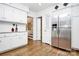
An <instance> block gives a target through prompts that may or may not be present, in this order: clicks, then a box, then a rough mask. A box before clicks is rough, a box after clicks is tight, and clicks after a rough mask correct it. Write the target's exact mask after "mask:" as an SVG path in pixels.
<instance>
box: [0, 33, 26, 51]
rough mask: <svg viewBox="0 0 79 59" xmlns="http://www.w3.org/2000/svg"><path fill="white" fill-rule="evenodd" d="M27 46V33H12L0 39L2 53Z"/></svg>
mask: <svg viewBox="0 0 79 59" xmlns="http://www.w3.org/2000/svg"><path fill="white" fill-rule="evenodd" d="M26 44H27V33H26V32H23V33H10V34H4V35H3V36H2V37H0V52H5V51H8V50H11V49H14V48H17V47H20V46H23V45H26Z"/></svg>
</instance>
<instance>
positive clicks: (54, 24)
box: [51, 16, 59, 47]
mask: <svg viewBox="0 0 79 59" xmlns="http://www.w3.org/2000/svg"><path fill="white" fill-rule="evenodd" d="M51 41H52V42H51V43H52V46H55V47H58V41H59V40H58V17H57V16H55V17H52V40H51Z"/></svg>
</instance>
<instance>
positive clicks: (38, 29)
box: [36, 16, 42, 42]
mask: <svg viewBox="0 0 79 59" xmlns="http://www.w3.org/2000/svg"><path fill="white" fill-rule="evenodd" d="M36 38H37V40H40V41H41V42H42V16H40V17H37V19H36Z"/></svg>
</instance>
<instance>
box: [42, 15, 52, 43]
mask: <svg viewBox="0 0 79 59" xmlns="http://www.w3.org/2000/svg"><path fill="white" fill-rule="evenodd" d="M42 41H43V42H44V43H48V44H51V16H50V15H46V16H43V21H42Z"/></svg>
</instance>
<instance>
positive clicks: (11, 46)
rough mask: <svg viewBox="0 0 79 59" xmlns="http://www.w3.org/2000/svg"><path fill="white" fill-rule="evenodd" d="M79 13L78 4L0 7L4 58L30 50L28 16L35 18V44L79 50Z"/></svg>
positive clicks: (0, 31)
mask: <svg viewBox="0 0 79 59" xmlns="http://www.w3.org/2000/svg"><path fill="white" fill-rule="evenodd" d="M49 6H50V7H49ZM35 8H36V9H35ZM78 9H79V4H78V3H0V54H1V53H2V54H4V55H5V53H8V52H9V51H10V50H16V49H18V48H21V47H22V48H23V46H25V47H29V45H28V43H29V39H28V26H27V21H28V19H27V17H28V16H31V17H33V25H32V26H33V39H32V41H35V43H36V45H39V44H38V43H39V42H41V44H42V43H43V44H46V45H49V46H51V47H52V48H53V47H55V48H56V49H59V50H65V51H72V50H74V51H75V50H76V51H77V50H79V44H78V43H79V40H78V38H79V36H78V35H79V33H78V32H79V31H78V30H79V28H78V25H79V20H78V19H79V17H78V16H79V13H78ZM35 11H36V12H35ZM40 17H41V18H40ZM32 41H31V44H32V45H33V42H32ZM36 47H37V46H36ZM32 48H34V47H32ZM45 48H46V47H45ZM27 49H28V48H27ZM47 49H50V48H47ZM34 51H35V50H34ZM21 52H22V51H21ZM26 53H27V52H26ZM30 53H31V52H30ZM37 53H38V52H37ZM58 53H59V52H58ZM41 54H42V53H41ZM26 55H27V54H26ZM38 55H39V54H38ZM43 55H45V54H43ZM48 55H49V54H48ZM51 55H52V54H51ZM58 55H59V54H58ZM60 55H62V54H60ZM78 55H79V53H78Z"/></svg>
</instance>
